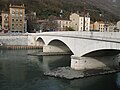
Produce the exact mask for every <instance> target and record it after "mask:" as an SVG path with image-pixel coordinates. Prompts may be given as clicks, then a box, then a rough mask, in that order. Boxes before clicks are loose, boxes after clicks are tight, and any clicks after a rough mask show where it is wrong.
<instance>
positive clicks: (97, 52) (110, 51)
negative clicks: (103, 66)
mask: <svg viewBox="0 0 120 90" xmlns="http://www.w3.org/2000/svg"><path fill="white" fill-rule="evenodd" d="M119 53H120V50H117V49H101V50H95V51H91V52H88V53H86V54H84V55H83V56H82V57H102V56H103V57H104V56H114V55H117V54H119Z"/></svg>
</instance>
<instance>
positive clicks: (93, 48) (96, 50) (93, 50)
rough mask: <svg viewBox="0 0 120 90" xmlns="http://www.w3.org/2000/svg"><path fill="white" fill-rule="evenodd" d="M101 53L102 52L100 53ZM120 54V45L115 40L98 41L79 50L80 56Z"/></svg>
mask: <svg viewBox="0 0 120 90" xmlns="http://www.w3.org/2000/svg"><path fill="white" fill-rule="evenodd" d="M100 53H101V54H100ZM110 53H111V54H118V53H120V45H118V43H113V42H105V43H104V42H100V43H98V42H96V43H92V44H91V45H88V46H87V47H85V48H83V49H82V51H80V52H79V54H78V56H81V57H83V56H92V55H93V56H99V55H100V56H102V55H103V56H104V55H107V54H110Z"/></svg>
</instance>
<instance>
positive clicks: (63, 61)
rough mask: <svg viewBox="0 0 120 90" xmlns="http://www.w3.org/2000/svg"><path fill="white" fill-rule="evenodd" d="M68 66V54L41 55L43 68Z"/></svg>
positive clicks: (47, 69) (46, 69) (50, 68)
mask: <svg viewBox="0 0 120 90" xmlns="http://www.w3.org/2000/svg"><path fill="white" fill-rule="evenodd" d="M66 66H70V56H69V55H65V56H43V69H44V70H45V71H50V70H52V69H55V68H58V67H66Z"/></svg>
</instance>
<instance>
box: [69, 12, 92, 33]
mask: <svg viewBox="0 0 120 90" xmlns="http://www.w3.org/2000/svg"><path fill="white" fill-rule="evenodd" d="M70 20H71V27H72V28H73V29H74V30H76V31H89V30H90V16H89V15H85V16H83V15H80V14H77V13H72V14H71V15H70ZM84 29H85V30H84Z"/></svg>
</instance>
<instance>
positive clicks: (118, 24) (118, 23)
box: [117, 21, 120, 30]
mask: <svg viewBox="0 0 120 90" xmlns="http://www.w3.org/2000/svg"><path fill="white" fill-rule="evenodd" d="M117 29H119V30H120V21H118V22H117Z"/></svg>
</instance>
